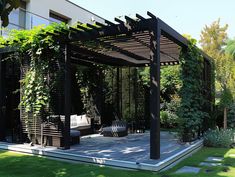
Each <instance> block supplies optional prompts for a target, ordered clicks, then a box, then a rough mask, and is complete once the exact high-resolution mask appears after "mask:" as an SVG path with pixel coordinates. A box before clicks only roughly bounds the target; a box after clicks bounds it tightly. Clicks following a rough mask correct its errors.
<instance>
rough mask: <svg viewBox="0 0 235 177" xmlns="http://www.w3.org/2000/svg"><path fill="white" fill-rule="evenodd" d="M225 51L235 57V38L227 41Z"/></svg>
mask: <svg viewBox="0 0 235 177" xmlns="http://www.w3.org/2000/svg"><path fill="white" fill-rule="evenodd" d="M225 53H226V54H227V55H230V56H232V58H233V59H235V39H234V40H229V41H228V42H227V45H226V47H225Z"/></svg>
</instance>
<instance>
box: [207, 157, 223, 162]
mask: <svg viewBox="0 0 235 177" xmlns="http://www.w3.org/2000/svg"><path fill="white" fill-rule="evenodd" d="M223 160H224V158H223V157H208V158H207V159H206V160H205V161H207V162H222V161H223Z"/></svg>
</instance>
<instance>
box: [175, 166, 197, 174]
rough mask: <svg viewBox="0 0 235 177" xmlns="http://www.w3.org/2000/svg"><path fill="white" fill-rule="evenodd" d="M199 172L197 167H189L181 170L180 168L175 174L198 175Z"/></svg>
mask: <svg viewBox="0 0 235 177" xmlns="http://www.w3.org/2000/svg"><path fill="white" fill-rule="evenodd" d="M200 170H201V168H198V167H191V166H184V167H182V168H180V169H179V170H177V171H176V172H175V173H176V174H178V173H195V174H197V173H199V171H200Z"/></svg>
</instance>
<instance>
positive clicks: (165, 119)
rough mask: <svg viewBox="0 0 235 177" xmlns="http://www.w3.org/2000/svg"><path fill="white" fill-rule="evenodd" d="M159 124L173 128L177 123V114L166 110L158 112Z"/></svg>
mask: <svg viewBox="0 0 235 177" xmlns="http://www.w3.org/2000/svg"><path fill="white" fill-rule="evenodd" d="M160 120H161V124H162V126H163V127H165V128H173V127H175V126H176V125H177V121H178V116H177V115H176V114H175V113H173V112H170V111H168V110H166V111H161V112H160Z"/></svg>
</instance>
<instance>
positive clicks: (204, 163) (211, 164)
mask: <svg viewBox="0 0 235 177" xmlns="http://www.w3.org/2000/svg"><path fill="white" fill-rule="evenodd" d="M199 165H200V166H206V167H218V166H222V163H212V162H201V163H200V164H199Z"/></svg>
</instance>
